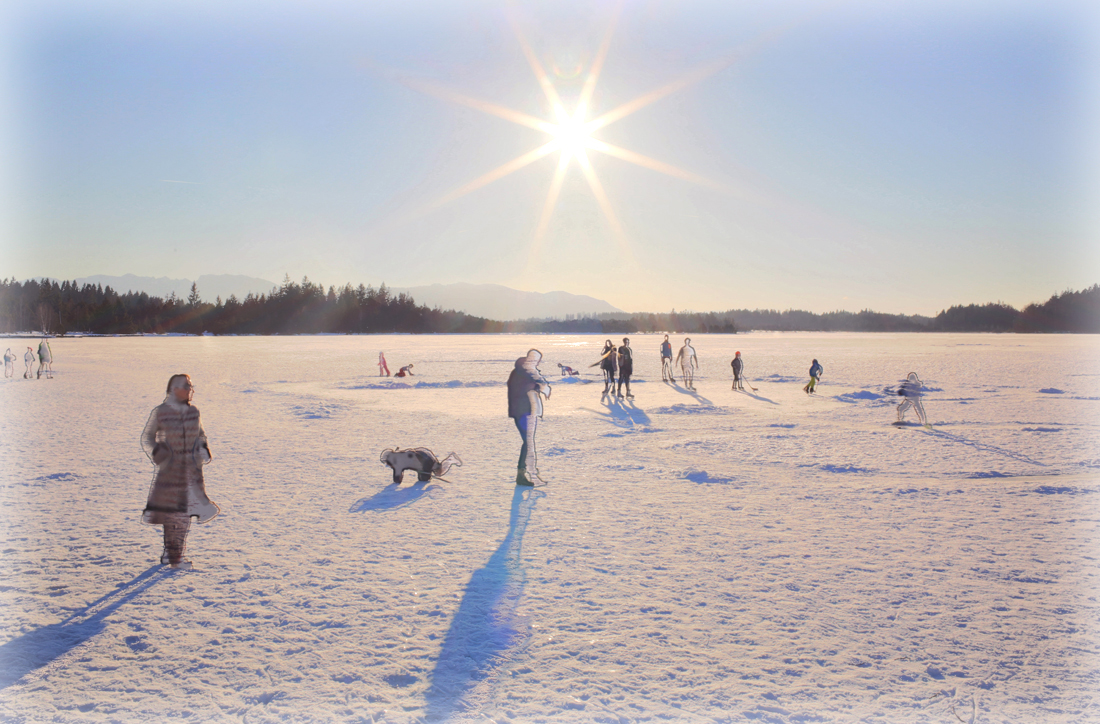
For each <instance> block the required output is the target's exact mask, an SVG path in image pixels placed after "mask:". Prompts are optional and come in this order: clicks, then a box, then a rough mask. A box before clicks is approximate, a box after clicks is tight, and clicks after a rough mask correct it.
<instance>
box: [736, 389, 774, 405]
mask: <svg viewBox="0 0 1100 724" xmlns="http://www.w3.org/2000/svg"><path fill="white" fill-rule="evenodd" d="M737 392H740V393H741V394H742V395H744V396H745V397H751V398H753V399H755V400H762V401H764V402H770V403H771V404H773V405H778V404H779V403H778V402H776V401H775V400H769V399H768V398H767V397H764V396H762V395H760V394H757V393H756V392H749V391H748V390H737Z"/></svg>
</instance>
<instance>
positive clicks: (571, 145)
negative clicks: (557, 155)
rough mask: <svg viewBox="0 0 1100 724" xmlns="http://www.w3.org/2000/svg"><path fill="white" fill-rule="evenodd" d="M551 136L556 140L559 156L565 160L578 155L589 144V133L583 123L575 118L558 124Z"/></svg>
mask: <svg viewBox="0 0 1100 724" xmlns="http://www.w3.org/2000/svg"><path fill="white" fill-rule="evenodd" d="M551 135H552V136H553V137H554V138H555V139H556V140H557V142H558V147H559V148H560V149H561V154H562V156H564V157H566V159H567V160H568V159H571V158H574V157H575V156H577V155H579V154H580V153H581V152H582V151H584V149H585V148H587V147H588V144H589V142H590V137H589V132H588V129H587V128H586V127H585V124H584V122H583V121H581V120H578V119H576V118H570V119H569V120H567V121H563V122H561V123H559V124H558V125H557V126H556V127H555V128H554V130H553V131H552V132H551Z"/></svg>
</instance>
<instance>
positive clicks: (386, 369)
mask: <svg viewBox="0 0 1100 724" xmlns="http://www.w3.org/2000/svg"><path fill="white" fill-rule="evenodd" d="M378 376H379V377H389V376H390V366H389V365H387V364H386V353H385V352H379V353H378Z"/></svg>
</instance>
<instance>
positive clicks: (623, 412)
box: [580, 395, 652, 427]
mask: <svg viewBox="0 0 1100 724" xmlns="http://www.w3.org/2000/svg"><path fill="white" fill-rule="evenodd" d="M600 404H601V405H603V407H604V411H600V410H593V409H592V408H590V407H582V408H580V409H582V410H584V411H585V412H592V413H595V414H597V415H599V416H600V417H603V418H606V419H607V420H608V421H609V422H611V423H612V424H613V425H615V426H616V427H634V426H635V425H648V424H649V423H650V422H652V420H650V418H649V415H647V414H646V412H645V410H643V409H642V408H640V407H637V406H635V405H634V402H633V400H627V401H625V402H624V401H623V400H620V399H619V398H618V397H613V396H611V395H604V396H603V397H601V398H600Z"/></svg>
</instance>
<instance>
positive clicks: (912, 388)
mask: <svg viewBox="0 0 1100 724" xmlns="http://www.w3.org/2000/svg"><path fill="white" fill-rule="evenodd" d="M922 387H924V385H923V384H922V383H921V381H920V378H918V377H917V373H916V372H910V373H909V376H908V377H906V378H905V382H902V383H901V386H899V387H898V394H899V395H901V396H902V397H903V398H904V399H903V400H902V401H901V404H900V405H898V421H897V422H896V423H894V424H895V425H901V424H902V423H903V422H904V418H905V411H906V410H908V409H909V408H910V407H912V408H913V409H914V410H915V411H916V413H917V419H918V420H920V424H922V425H924V426H925V427H927V428H931V427H932V426H931V425H929V424H928V418H927V417H926V416H925V414H924V404H923V403H921V399H920V398H921V388H922Z"/></svg>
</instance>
